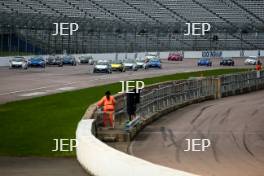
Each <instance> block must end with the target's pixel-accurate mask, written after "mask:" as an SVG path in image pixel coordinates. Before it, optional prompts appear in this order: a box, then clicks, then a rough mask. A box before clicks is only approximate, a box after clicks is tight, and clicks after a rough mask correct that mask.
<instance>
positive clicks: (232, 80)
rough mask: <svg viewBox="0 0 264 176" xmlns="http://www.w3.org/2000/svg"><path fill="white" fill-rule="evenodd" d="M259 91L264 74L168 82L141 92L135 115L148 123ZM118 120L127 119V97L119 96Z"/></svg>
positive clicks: (231, 75) (254, 73)
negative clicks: (187, 107) (200, 103)
mask: <svg viewBox="0 0 264 176" xmlns="http://www.w3.org/2000/svg"><path fill="white" fill-rule="evenodd" d="M258 89H264V71H260V72H259V73H257V72H256V71H251V72H245V73H238V74H230V75H222V76H218V77H208V78H197V79H191V80H179V81H171V82H165V83H161V84H156V85H153V86H149V87H146V88H145V89H144V90H143V91H142V92H141V96H140V103H139V104H138V105H137V111H136V115H137V116H139V117H140V118H143V119H147V118H149V117H151V116H152V115H154V114H156V113H158V112H160V111H163V110H166V109H168V108H170V107H174V106H177V105H181V104H184V103H188V102H192V101H194V100H198V99H202V98H206V97H211V98H220V97H225V96H230V95H236V94H240V93H245V92H250V91H255V90H258ZM102 115H103V113H102V112H97V113H95V116H97V117H98V118H97V119H100V120H99V121H101V120H102ZM115 117H116V120H117V119H118V118H124V117H125V118H126V119H128V117H127V113H126V95H125V94H122V95H118V96H116V111H115ZM120 124H121V123H120Z"/></svg>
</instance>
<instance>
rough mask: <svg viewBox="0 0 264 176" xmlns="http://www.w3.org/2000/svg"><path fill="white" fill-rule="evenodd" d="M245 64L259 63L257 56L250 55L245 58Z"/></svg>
mask: <svg viewBox="0 0 264 176" xmlns="http://www.w3.org/2000/svg"><path fill="white" fill-rule="evenodd" d="M244 63H245V65H256V64H257V57H256V56H249V57H248V58H247V59H246V60H245V62H244Z"/></svg>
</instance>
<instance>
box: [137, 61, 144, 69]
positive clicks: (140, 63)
mask: <svg viewBox="0 0 264 176" xmlns="http://www.w3.org/2000/svg"><path fill="white" fill-rule="evenodd" d="M136 64H137V68H146V63H145V61H144V60H143V59H137V60H136Z"/></svg>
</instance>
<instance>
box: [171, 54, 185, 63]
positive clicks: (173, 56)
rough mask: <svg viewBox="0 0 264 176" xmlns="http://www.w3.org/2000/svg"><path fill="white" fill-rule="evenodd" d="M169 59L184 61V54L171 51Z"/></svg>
mask: <svg viewBox="0 0 264 176" xmlns="http://www.w3.org/2000/svg"><path fill="white" fill-rule="evenodd" d="M168 60H169V61H183V55H181V54H180V53H170V54H169V56H168Z"/></svg>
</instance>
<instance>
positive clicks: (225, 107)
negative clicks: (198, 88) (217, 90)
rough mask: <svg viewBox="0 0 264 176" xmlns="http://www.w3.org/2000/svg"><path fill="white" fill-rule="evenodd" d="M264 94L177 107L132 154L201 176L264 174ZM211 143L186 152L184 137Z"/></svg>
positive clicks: (141, 135) (142, 137) (147, 130)
mask: <svg viewBox="0 0 264 176" xmlns="http://www.w3.org/2000/svg"><path fill="white" fill-rule="evenodd" d="M263 114H264V91H259V92H254V93H250V94H245V95H240V96H234V97H228V98H223V99H220V100H213V101H207V102H203V103H200V104H194V105H190V106H187V107H185V108H182V109H179V110H177V111H175V112H173V113H170V114H169V115H167V116H165V117H162V118H160V119H159V120H157V121H156V122H154V123H152V124H150V125H149V126H147V127H146V128H145V129H144V130H143V131H142V132H140V133H139V135H138V136H137V137H136V139H135V140H134V141H133V142H132V143H131V145H130V147H129V151H130V153H131V154H132V155H135V156H137V157H140V158H143V159H145V160H148V161H151V162H154V163H157V164H160V165H165V166H168V167H171V168H175V169H179V170H183V171H187V172H191V173H195V174H199V175H202V176H263V175H264V116H263ZM194 138H198V139H205V138H208V139H210V140H211V146H210V148H209V149H208V150H206V151H204V152H203V151H201V152H197V151H184V150H185V149H187V141H186V140H185V139H194Z"/></svg>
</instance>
